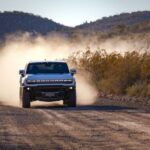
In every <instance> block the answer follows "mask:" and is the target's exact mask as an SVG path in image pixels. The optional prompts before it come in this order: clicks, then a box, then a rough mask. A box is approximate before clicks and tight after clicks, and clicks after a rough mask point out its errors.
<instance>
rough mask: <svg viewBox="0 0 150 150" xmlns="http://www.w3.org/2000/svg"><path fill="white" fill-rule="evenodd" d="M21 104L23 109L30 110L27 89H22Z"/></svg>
mask: <svg viewBox="0 0 150 150" xmlns="http://www.w3.org/2000/svg"><path fill="white" fill-rule="evenodd" d="M20 102H21V107H22V108H30V95H29V92H28V91H26V90H25V89H22V92H21V94H20Z"/></svg>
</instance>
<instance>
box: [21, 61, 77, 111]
mask: <svg viewBox="0 0 150 150" xmlns="http://www.w3.org/2000/svg"><path fill="white" fill-rule="evenodd" d="M75 73H76V69H71V70H69V68H68V65H67V63H66V62H64V61H40V62H29V63H28V64H27V65H26V67H25V69H24V70H20V71H19V74H20V102H21V106H22V107H23V108H29V107H30V106H31V105H30V104H31V102H32V101H36V100H38V101H47V102H50V101H59V100H63V103H64V105H68V106H70V107H75V106H76V80H75V78H74V74H75Z"/></svg>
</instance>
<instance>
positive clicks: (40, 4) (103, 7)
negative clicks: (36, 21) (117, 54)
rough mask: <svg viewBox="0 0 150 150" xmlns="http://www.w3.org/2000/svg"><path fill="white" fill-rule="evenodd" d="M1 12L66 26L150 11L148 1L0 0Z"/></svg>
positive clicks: (149, 0) (149, 2) (149, 1)
mask: <svg viewBox="0 0 150 150" xmlns="http://www.w3.org/2000/svg"><path fill="white" fill-rule="evenodd" d="M0 10H1V11H13V10H18V11H24V12H30V13H34V14H36V15H40V16H42V17H47V18H49V19H53V20H54V21H56V22H59V23H61V24H64V25H68V26H75V25H78V24H81V23H83V22H85V21H95V20H97V19H100V18H102V17H104V16H110V15H114V14H119V13H122V12H132V11H139V10H140V11H141V10H150V0H0Z"/></svg>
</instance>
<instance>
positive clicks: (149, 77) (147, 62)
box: [69, 48, 150, 97]
mask: <svg viewBox="0 0 150 150" xmlns="http://www.w3.org/2000/svg"><path fill="white" fill-rule="evenodd" d="M69 61H70V62H72V63H73V64H74V65H76V66H77V68H78V69H79V70H80V69H81V70H85V71H86V72H89V73H90V75H91V80H92V82H93V84H94V86H95V87H96V88H97V90H98V91H99V92H100V93H101V92H103V93H104V94H114V95H123V94H124V95H125V94H128V95H130V96H140V97H150V53H147V52H145V53H139V52H137V51H132V52H126V53H124V54H120V53H117V52H113V53H107V52H106V51H105V50H104V49H103V50H98V51H91V50H90V49H89V48H88V49H87V51H85V52H78V53H75V54H74V55H72V56H71V57H70V58H69Z"/></svg>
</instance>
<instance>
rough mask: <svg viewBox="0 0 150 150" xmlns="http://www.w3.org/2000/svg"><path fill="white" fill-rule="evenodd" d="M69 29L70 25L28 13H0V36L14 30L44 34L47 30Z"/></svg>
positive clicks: (64, 30)
mask: <svg viewBox="0 0 150 150" xmlns="http://www.w3.org/2000/svg"><path fill="white" fill-rule="evenodd" d="M70 29H71V27H67V26H64V25H62V24H59V23H56V22H54V21H52V20H50V19H47V18H42V17H40V16H36V15H33V14H30V13H24V12H18V11H13V12H1V13H0V37H2V36H4V35H5V34H11V33H14V32H30V33H33V34H36V33H38V34H42V35H46V34H48V33H49V32H60V33H61V32H68V31H69V30H70Z"/></svg>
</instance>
